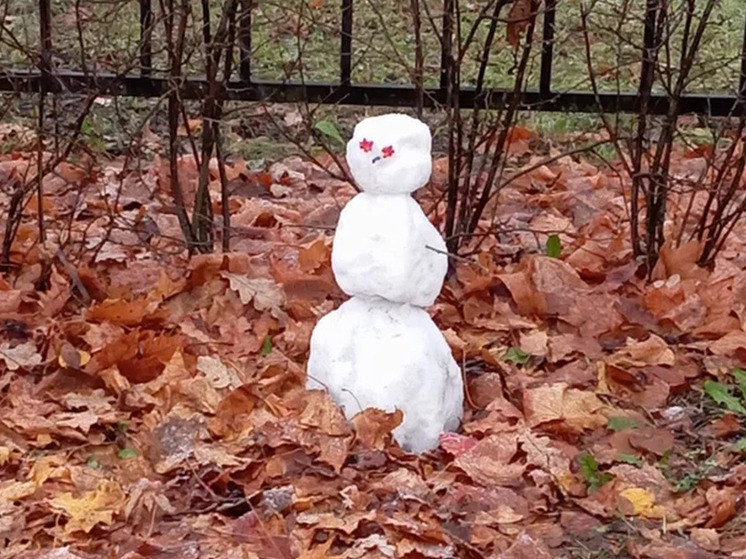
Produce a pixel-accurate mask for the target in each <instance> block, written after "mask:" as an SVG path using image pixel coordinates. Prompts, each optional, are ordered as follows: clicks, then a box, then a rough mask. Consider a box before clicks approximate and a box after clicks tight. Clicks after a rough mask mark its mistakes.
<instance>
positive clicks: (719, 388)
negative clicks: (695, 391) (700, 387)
mask: <svg viewBox="0 0 746 559" xmlns="http://www.w3.org/2000/svg"><path fill="white" fill-rule="evenodd" d="M704 388H705V392H706V393H707V395H708V396H709V397H710V398H712V399H713V400H714V401H715V402H716V403H718V404H720V405H721V406H725V407H726V408H728V410H730V411H732V412H733V413H740V414H746V408H744V407H743V404H742V403H741V402H740V400H739V399H738V398H736V397H735V396H733V395H732V394H731V393H730V391H729V390H728V388H727V387H726V386H725V385H723V384H720V383H719V382H717V381H714V380H708V381H705V384H704Z"/></svg>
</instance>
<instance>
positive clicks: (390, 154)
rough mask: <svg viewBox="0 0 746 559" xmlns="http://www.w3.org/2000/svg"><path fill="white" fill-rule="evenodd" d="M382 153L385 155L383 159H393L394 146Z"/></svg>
mask: <svg viewBox="0 0 746 559" xmlns="http://www.w3.org/2000/svg"><path fill="white" fill-rule="evenodd" d="M381 153H382V154H383V158H384V159H386V158H387V157H391V156H392V155H394V146H386V147H385V148H383V149H382V150H381Z"/></svg>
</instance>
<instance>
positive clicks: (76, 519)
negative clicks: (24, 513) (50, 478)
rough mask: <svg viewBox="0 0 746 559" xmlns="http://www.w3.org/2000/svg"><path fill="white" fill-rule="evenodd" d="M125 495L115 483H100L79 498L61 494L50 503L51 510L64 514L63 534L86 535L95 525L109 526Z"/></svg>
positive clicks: (120, 507)
mask: <svg viewBox="0 0 746 559" xmlns="http://www.w3.org/2000/svg"><path fill="white" fill-rule="evenodd" d="M125 501H126V495H125V493H124V491H123V490H122V487H121V486H120V485H119V484H118V483H117V482H115V481H109V480H104V481H101V482H100V483H99V485H98V487H97V488H96V490H95V491H88V492H87V493H84V494H83V495H82V496H81V497H74V496H73V494H72V493H63V494H62V495H58V496H57V497H55V498H53V499H52V500H51V501H50V505H51V506H52V508H54V509H56V510H59V511H62V512H64V513H65V514H66V515H67V516H68V517H69V520H68V522H67V524H66V525H65V532H67V533H68V534H71V533H73V532H77V531H82V532H85V533H86V534H87V533H89V532H90V531H91V530H93V527H94V526H96V525H97V524H104V525H106V526H110V525H111V524H112V522H113V521H114V515H115V514H117V513H118V512H119V511H121V510H122V508H123V507H124V504H125Z"/></svg>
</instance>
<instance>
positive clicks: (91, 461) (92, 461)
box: [87, 456, 101, 470]
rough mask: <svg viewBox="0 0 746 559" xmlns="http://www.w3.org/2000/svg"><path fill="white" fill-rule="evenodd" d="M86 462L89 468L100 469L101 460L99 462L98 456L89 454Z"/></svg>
mask: <svg viewBox="0 0 746 559" xmlns="http://www.w3.org/2000/svg"><path fill="white" fill-rule="evenodd" d="M87 464H88V467H89V468H91V469H93V470H100V469H101V462H99V461H98V458H96V457H95V456H91V457H90V458H89V459H88V462H87Z"/></svg>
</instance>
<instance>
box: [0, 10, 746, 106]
mask: <svg viewBox="0 0 746 559" xmlns="http://www.w3.org/2000/svg"><path fill="white" fill-rule="evenodd" d="M452 1H453V0H444V2H445V4H446V9H445V10H444V13H448V10H447V6H448V3H449V2H452ZM657 1H658V0H647V7H648V9H647V15H646V21H645V37H644V47H643V49H642V52H641V53H640V56H641V59H642V74H645V71H646V69H645V67H646V65H650V64H652V62H651V61H650V58H649V57H648V56H646V53H648V52H650V51H651V50H652V49H653V48H654V45H653V44H652V41H653V40H654V39H653V34H652V32H649V31H651V29H652V17H654V8H655V6H656V2H657ZM38 2H39V21H40V24H39V31H40V37H41V56H40V60H39V63H38V69H37V70H34V71H31V72H27V71H23V72H21V71H15V70H13V69H11V68H4V69H0V91H5V92H40V91H47V92H51V93H55V92H56V93H59V92H68V93H83V92H90V91H95V92H98V93H99V94H100V95H102V96H105V95H125V96H136V97H161V96H163V95H165V94H167V93H168V92H169V91H171V90H172V88H173V82H172V81H171V80H170V79H169V78H166V77H155V76H153V75H152V72H151V66H152V42H151V36H150V35H151V30H152V24H153V6H152V2H153V0H139V3H140V36H141V41H140V47H139V48H140V68H139V74H134V75H117V74H114V73H109V74H106V73H97V74H96V75H87V74H84V73H82V72H73V71H62V70H56V69H53V67H52V65H51V64H50V59H51V51H52V41H53V39H54V38H53V37H52V31H51V29H52V26H51V6H50V4H51V0H38ZM253 2H254V0H240V9H239V19H238V21H239V33H238V43H239V45H238V46H239V49H240V58H241V63H240V65H239V67H238V76H237V79H235V80H232V81H231V82H230V83H229V84H228V87H227V89H226V91H225V98H226V99H230V100H243V101H273V102H298V101H308V102H312V103H328V104H336V103H341V104H351V105H382V106H400V107H401V106H413V105H415V103H416V102H417V100H418V98H422V99H424V104H425V106H429V107H432V106H437V105H439V104H444V103H446V101H447V94H448V92H447V74H446V72H447V61H448V60H449V59H450V58H451V57H452V55H453V53H452V52H451V50H452V46H451V43H450V41H441V45H442V53H441V54H442V61H443V63H442V66H441V76H440V78H441V80H440V85H439V87H435V88H424V91H420V90H418V89H417V88H415V87H414V86H398V85H383V84H357V83H353V82H352V80H351V69H352V46H353V20H354V0H341V2H342V5H341V10H342V18H341V30H340V31H341V45H340V59H339V71H340V72H339V81H338V82H337V83H297V82H291V81H262V80H256V79H253V78H252V70H251V50H252V49H251V44H252V41H251V35H252V34H251V15H252V9H253V8H254V5H253ZM557 2H558V0H544V19H543V30H542V37H541V41H542V43H541V68H540V81H539V88H538V89H536V90H527V91H523V92H520V93H518V94H517V95H519V96H520V104H521V107H522V108H524V109H530V110H538V111H568V112H596V111H598V110H603V111H604V112H620V113H627V112H636V111H637V108H638V103H639V100H638V97H637V95H636V93H635V92H628V93H623V92H622V93H616V92H592V91H556V90H555V89H553V87H552V65H553V62H554V57H553V50H554V31H555V11H556V8H557ZM744 11H745V12H746V5H745V9H744ZM745 15H746V14H745ZM733 55H734V56H736V55H737V53H733ZM740 58H741V72H740V86H739V95H721V94H712V95H709V94H691V95H686V96H685V97H684V98H683V100H682V102H681V106H680V111H681V112H682V113H696V114H706V115H712V116H728V115H738V114H741V113H742V112H743V111H744V105H746V103H745V102H744V98H746V17H745V18H744V41H743V47H742V50H741V56H740ZM179 87H180V89H181V96H182V97H183V98H185V99H200V98H203V97H204V96H205V94H206V92H207V87H208V83H207V81H206V80H205V79H204V78H202V77H198V76H191V77H186V78H184V79H183V80H182V81H181V83H180V85H179ZM514 95H516V94H515V93H513V92H512V91H509V90H503V89H489V90H485V91H482V92H481V93H480V94H477V93H476V92H475V90H473V89H468V88H467V89H462V90H461V92H460V94H459V103H460V105H461V106H462V107H464V108H469V107H474V106H476V105H479V106H482V107H490V108H496V107H499V106H502V105H503V104H506V103H509V102H511V100H513V99H514ZM668 109H669V100H668V98H667V97H666V96H665V95H662V94H659V95H653V96H652V97H651V99H650V100H649V106H648V110H647V112H648V114H665V113H666V112H667V111H668Z"/></svg>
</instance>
